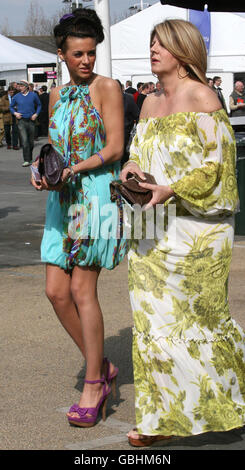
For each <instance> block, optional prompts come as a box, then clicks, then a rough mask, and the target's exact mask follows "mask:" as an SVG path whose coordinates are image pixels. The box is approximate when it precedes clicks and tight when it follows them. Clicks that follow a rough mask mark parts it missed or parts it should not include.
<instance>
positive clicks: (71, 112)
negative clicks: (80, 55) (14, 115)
mask: <svg viewBox="0 0 245 470" xmlns="http://www.w3.org/2000/svg"><path fill="white" fill-rule="evenodd" d="M49 135H50V140H51V143H52V144H53V146H54V147H55V149H56V150H57V151H58V152H59V153H60V154H61V155H63V157H64V160H65V164H66V165H67V166H72V165H75V164H77V163H79V162H81V161H82V160H86V159H87V158H89V157H90V156H91V155H93V154H94V153H95V152H97V151H100V150H101V149H102V148H103V147H104V146H105V145H106V134H105V128H104V125H103V121H102V119H101V116H100V114H99V113H98V111H97V110H96V109H95V108H94V106H93V104H92V101H91V98H90V93H89V87H88V85H80V86H65V87H64V88H62V89H61V90H60V99H59V100H58V101H57V102H56V104H55V106H54V108H53V110H52V113H51V116H50V123H49ZM119 172H120V162H119V161H118V162H114V163H111V164H108V165H103V166H102V167H100V168H98V169H95V170H91V171H89V172H84V173H82V172H81V173H79V174H78V175H76V177H75V180H74V181H72V182H68V183H66V185H65V186H64V188H63V189H62V190H61V191H60V192H57V191H50V192H49V195H48V200H47V208H46V223H45V228H44V234H43V239H42V244H41V259H42V261H43V262H46V263H50V264H54V265H57V266H60V267H61V268H63V269H65V270H66V271H71V270H72V269H73V267H74V266H76V265H78V266H92V265H93V266H97V267H105V268H107V269H113V268H114V267H115V266H116V265H118V264H119V263H120V262H121V261H122V259H123V258H124V256H125V252H126V241H125V240H124V239H123V238H122V211H121V210H120V208H118V206H117V205H116V203H112V202H111V201H110V182H111V181H112V180H114V179H118V177H119Z"/></svg>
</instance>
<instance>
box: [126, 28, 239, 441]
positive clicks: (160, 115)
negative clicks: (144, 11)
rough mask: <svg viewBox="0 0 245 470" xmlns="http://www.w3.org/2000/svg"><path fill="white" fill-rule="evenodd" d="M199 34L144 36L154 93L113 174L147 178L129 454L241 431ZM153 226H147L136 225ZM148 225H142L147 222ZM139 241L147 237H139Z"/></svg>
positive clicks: (221, 128)
mask: <svg viewBox="0 0 245 470" xmlns="http://www.w3.org/2000/svg"><path fill="white" fill-rule="evenodd" d="M206 62H207V57H206V48H205V44H204V41H203V39H202V37H201V34H200V33H199V31H198V30H197V29H196V28H195V26H194V25H192V24H191V23H189V22H187V21H183V20H166V21H165V22H164V23H161V24H159V25H157V26H156V27H155V28H154V30H153V32H152V36H151V65H152V72H153V73H155V74H157V76H158V78H159V81H160V82H161V85H162V91H160V92H157V93H153V94H151V95H149V97H147V98H146V100H145V101H144V105H143V108H142V112H141V116H140V120H139V123H138V125H137V132H136V135H135V138H134V140H133V142H132V145H131V148H130V160H129V162H128V163H127V164H126V165H125V167H124V169H123V171H122V179H123V180H124V179H126V178H127V174H128V172H134V173H137V174H138V175H139V176H141V177H142V176H143V174H142V171H143V172H148V173H151V174H153V175H154V177H155V180H156V183H157V184H155V185H148V184H146V183H142V184H141V186H142V187H145V188H148V189H151V190H152V193H153V195H152V199H151V201H150V202H149V204H148V207H146V209H147V211H146V213H147V212H148V211H152V213H153V214H154V208H155V210H156V212H155V214H156V217H155V222H156V225H155V227H154V228H155V229H156V230H155V232H153V230H152V229H151V227H149V226H147V225H146V229H147V231H146V233H153V234H154V236H152V237H151V238H150V237H149V238H147V237H143V238H142V239H135V240H132V243H131V247H130V250H129V255H128V258H129V292H130V300H131V305H132V310H133V316H134V328H133V366H134V383H135V410H136V429H134V430H131V431H130V432H129V434H128V438H129V443H130V444H131V445H133V446H149V445H152V444H153V443H154V442H160V441H163V440H164V439H166V438H171V437H173V436H177V437H179V436H182V437H184V436H190V435H196V434H200V433H204V432H207V431H219V432H220V431H228V430H231V429H234V428H239V427H243V426H244V423H245V386H244V374H245V334H244V331H243V330H242V328H241V327H240V325H239V324H237V323H236V322H235V321H234V319H232V318H231V316H230V312H229V304H228V276H229V270H230V263H231V257H232V246H233V239H234V213H235V211H236V210H237V207H238V191H237V184H236V176H235V167H236V144H235V139H234V133H233V130H232V127H231V125H230V122H229V119H228V116H227V114H226V113H225V111H224V110H223V109H220V103H219V100H218V98H217V96H216V95H215V93H214V92H213V91H212V90H211V89H210V88H209V87H208V86H207V85H206V77H205V74H206ZM151 220H152V221H154V219H153V218H152V219H151V218H150V217H147V218H146V220H145V221H144V223H145V224H147V223H151ZM148 221H150V222H148ZM150 229H151V230H150Z"/></svg>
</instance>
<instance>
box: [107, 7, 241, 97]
mask: <svg viewBox="0 0 245 470" xmlns="http://www.w3.org/2000/svg"><path fill="white" fill-rule="evenodd" d="M207 3H208V2H207ZM168 18H182V19H185V20H188V10H187V9H185V8H178V7H173V6H170V5H164V6H163V5H161V4H160V2H159V3H156V4H154V5H153V6H151V7H149V8H145V9H144V10H143V11H141V12H139V13H137V14H136V15H133V16H131V17H129V18H127V19H125V20H123V21H121V22H120V23H117V24H115V25H113V26H111V55H112V76H113V78H118V79H119V80H121V82H122V83H124V84H125V81H126V80H128V79H131V80H132V81H133V84H134V85H136V84H137V82H139V81H147V80H149V79H151V80H152V79H153V81H154V82H155V81H156V78H154V77H152V76H151V69H150V60H149V57H150V55H149V41H150V32H151V30H152V28H153V27H154V25H156V24H157V23H159V22H161V21H163V20H164V19H168ZM234 72H245V16H244V15H243V14H237V13H217V12H211V36H210V51H209V57H208V74H207V75H208V76H211V77H212V76H214V75H219V76H221V77H222V80H223V83H222V87H223V92H224V96H225V98H226V100H227V99H228V96H229V94H230V93H231V91H232V89H233V73H234Z"/></svg>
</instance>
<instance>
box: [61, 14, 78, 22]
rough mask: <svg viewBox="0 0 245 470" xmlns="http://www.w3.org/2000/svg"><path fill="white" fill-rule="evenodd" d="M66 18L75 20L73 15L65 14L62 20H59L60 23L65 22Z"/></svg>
mask: <svg viewBox="0 0 245 470" xmlns="http://www.w3.org/2000/svg"><path fill="white" fill-rule="evenodd" d="M68 18H75V17H74V15H73V14H72V13H67V14H66V15H64V16H62V18H60V21H59V22H60V23H62V21H65V20H67V19H68Z"/></svg>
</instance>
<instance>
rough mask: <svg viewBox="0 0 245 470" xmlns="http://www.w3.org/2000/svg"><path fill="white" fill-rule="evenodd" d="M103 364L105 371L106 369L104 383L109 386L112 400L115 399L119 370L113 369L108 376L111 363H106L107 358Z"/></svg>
mask: <svg viewBox="0 0 245 470" xmlns="http://www.w3.org/2000/svg"><path fill="white" fill-rule="evenodd" d="M103 364H104V365H105V369H106V372H105V378H106V381H107V383H108V384H109V385H111V391H112V395H113V398H114V399H116V396H117V393H116V381H117V375H118V372H119V369H118V367H115V368H114V371H113V373H112V374H110V364H111V362H110V361H108V359H107V357H104V359H103Z"/></svg>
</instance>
